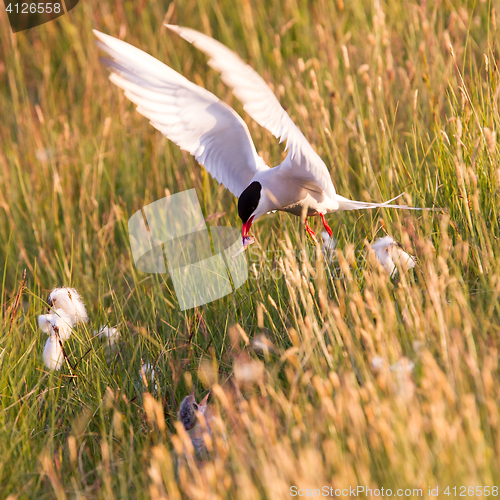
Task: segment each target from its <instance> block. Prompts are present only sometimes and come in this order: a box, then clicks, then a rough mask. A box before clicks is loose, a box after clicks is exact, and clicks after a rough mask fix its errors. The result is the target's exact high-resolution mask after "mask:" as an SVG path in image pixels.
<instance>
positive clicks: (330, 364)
mask: <svg viewBox="0 0 500 500" xmlns="http://www.w3.org/2000/svg"><path fill="white" fill-rule="evenodd" d="M0 10H2V12H1V13H0V141H1V148H0V271H1V277H2V286H1V296H0V325H1V327H0V497H1V498H9V500H13V499H15V498H19V499H23V498H36V499H49V498H57V499H59V500H60V499H64V498H68V499H69V498H78V499H80V498H81V499H83V498H87V499H91V498H103V499H104V498H105V499H112V498H131V499H141V498H155V499H156V498H158V499H160V498H161V499H165V498H171V499H178V498H190V499H211V498H214V499H215V498H238V499H249V500H252V499H256V498H269V499H273V500H274V499H278V498H288V497H289V496H290V493H291V491H292V490H291V489H290V488H291V487H292V486H297V487H298V488H302V489H307V488H311V489H313V488H321V487H323V486H332V487H334V488H335V489H343V488H344V489H345V488H349V487H356V486H357V485H360V486H364V487H366V488H372V489H373V490H374V489H376V488H381V487H383V488H384V489H385V490H387V489H388V488H390V489H391V491H392V494H393V496H396V491H397V489H399V488H402V489H403V490H404V489H411V490H412V491H411V492H410V493H411V495H410V496H412V497H416V496H418V491H415V492H414V491H413V490H414V489H415V490H416V489H420V488H421V489H422V495H421V497H425V498H430V492H429V488H433V489H435V488H436V487H439V496H440V498H453V497H454V496H455V493H454V491H456V496H458V495H459V492H460V491H462V492H463V491H465V494H466V496H469V497H470V496H475V495H476V493H477V496H479V493H481V492H482V493H483V496H485V494H484V491H485V490H479V493H478V492H476V490H475V488H476V486H480V487H483V486H490V487H492V486H494V485H496V486H500V463H499V460H500V414H499V411H500V407H499V405H500V373H499V366H498V352H499V348H500V302H499V297H500V258H499V257H500V239H499V238H500V220H499V213H498V210H499V206H500V165H499V159H500V154H499V147H498V145H497V140H496V133H495V131H496V130H498V129H499V126H500V116H499V112H498V106H499V94H500V85H499V78H500V75H499V68H498V66H497V64H498V57H499V52H500V43H499V41H500V39H499V34H500V31H499V29H498V26H497V25H499V24H500V5H499V4H498V3H497V2H491V1H489V0H486V1H483V0H477V1H475V2H472V1H469V2H465V1H464V2H460V1H458V0H447V1H439V0H435V1H427V2H425V1H422V2H419V1H416V0H415V1H413V0H403V1H396V0H387V1H385V2H381V1H378V0H374V1H372V2H364V1H361V0H351V1H343V0H335V1H334V0H314V1H313V0H310V1H306V0H266V1H264V0H255V1H251V0H241V1H237V2H232V1H229V0H220V1H218V2H214V1H209V0H186V1H176V2H174V3H172V4H170V5H169V4H168V2H167V1H163V2H161V1H159V0H150V1H148V2H146V1H142V0H141V1H138V2H132V1H125V2H119V1H116V2H111V1H109V2H97V1H95V0H82V1H81V2H80V4H79V5H78V6H77V7H76V8H75V9H74V10H72V11H71V12H70V13H69V14H67V15H65V16H63V17H62V18H60V19H59V20H56V21H53V22H51V23H48V24H45V25H43V26H40V27H38V28H34V29H32V30H30V31H28V32H22V33H18V34H15V35H13V34H12V32H11V30H10V27H9V25H8V19H7V16H6V14H5V12H4V11H3V9H0ZM165 18H166V20H168V21H169V22H171V23H175V24H180V25H184V26H189V27H192V28H195V29H197V30H199V31H202V32H205V33H207V34H210V35H212V36H214V37H215V38H217V39H219V40H220V41H222V42H223V43H225V44H226V45H228V46H229V47H230V48H232V49H234V50H235V51H237V52H238V54H240V55H241V56H242V57H243V58H244V59H245V60H247V61H248V62H249V63H250V64H251V65H252V66H253V67H254V68H255V69H256V70H257V71H258V72H259V73H260V74H261V75H262V76H263V77H264V78H265V80H266V81H267V82H268V83H269V85H270V86H271V87H272V88H273V90H274V91H275V93H276V94H277V95H278V97H279V99H280V101H281V103H282V104H283V106H284V107H285V108H286V109H287V111H288V112H289V113H290V115H291V116H292V118H293V119H294V121H295V122H296V123H297V125H298V126H299V127H300V128H301V130H302V131H303V132H304V134H305V135H306V137H307V138H308V139H309V141H310V142H311V144H312V145H313V146H314V148H315V149H316V151H317V152H318V153H319V154H320V155H321V156H322V158H323V159H324V160H325V163H326V164H327V165H328V167H329V169H330V170H331V175H332V179H333V182H334V185H335V187H336V189H337V192H338V193H339V194H341V195H343V196H346V197H350V198H353V199H358V200H365V199H366V200H371V201H383V200H386V199H390V198H392V197H394V196H396V195H398V194H399V193H401V192H405V193H406V195H405V196H404V199H405V202H406V203H409V204H412V205H414V206H421V207H434V208H437V209H439V210H434V211H427V212H411V213H410V212H408V211H400V212H397V211H390V210H376V211H372V212H370V211H365V212H348V213H341V214H332V215H330V216H329V217H328V221H329V222H330V225H331V226H332V228H333V231H334V237H335V239H336V241H337V252H336V257H335V259H334V260H333V262H332V263H325V260H324V259H322V258H321V253H320V252H321V251H320V249H319V247H315V246H314V245H313V244H312V243H311V241H310V240H308V239H307V238H305V232H304V230H303V227H302V226H301V224H300V221H299V219H298V218H296V217H293V216H290V215H288V214H282V213H277V214H275V215H269V216H267V217H264V218H262V219H261V220H259V221H258V222H257V223H256V224H255V225H254V226H253V228H252V229H253V234H254V235H255V236H256V238H257V240H258V242H257V243H256V244H255V245H254V246H253V247H251V251H248V253H247V258H248V259H249V266H250V271H249V279H248V281H247V283H246V284H245V285H244V286H243V287H242V288H240V289H238V290H237V291H236V292H235V293H234V294H233V295H229V296H226V297H225V298H223V299H220V300H218V301H215V302H213V303H210V304H208V305H205V306H202V307H199V308H197V309H196V310H189V311H186V312H181V311H180V310H179V308H178V304H177V299H176V296H175V294H174V292H173V289H172V283H171V281H170V279H169V277H168V275H167V276H165V275H148V274H143V273H140V272H138V271H137V270H136V268H135V266H134V262H133V259H132V256H131V252H130V245H129V239H128V230H127V222H128V218H129V217H130V216H131V215H132V213H134V212H135V211H137V210H139V209H140V208H141V207H143V206H145V205H146V204H148V203H151V202H152V201H155V200H157V199H160V198H162V197H164V196H165V195H166V194H169V193H176V192H179V191H183V190H186V189H190V188H195V189H196V192H197V194H198V197H199V198H200V201H201V202H202V208H203V211H204V214H205V216H209V215H212V214H216V213H221V212H224V213H225V215H224V216H223V217H221V218H220V219H218V220H217V221H216V222H214V221H212V222H211V224H218V225H230V226H233V227H240V226H241V222H240V220H239V218H238V212H237V202H236V200H235V198H234V197H233V196H232V195H231V194H230V193H229V192H228V191H227V190H226V189H225V188H223V187H221V186H218V185H217V183H216V182H215V181H214V180H213V179H211V178H210V177H209V176H208V174H206V172H204V170H203V169H202V168H201V167H199V166H198V165H197V164H196V162H195V161H194V160H193V159H192V158H191V157H190V156H189V155H188V154H187V153H184V152H182V151H180V150H179V149H178V148H177V147H176V146H175V145H173V144H171V143H169V142H168V141H167V140H166V139H165V138H163V137H162V136H161V134H160V133H159V132H157V131H155V130H154V129H153V128H152V127H151V126H150V125H149V124H148V121H147V120H146V119H144V118H143V117H141V116H140V115H139V114H137V113H136V112H135V110H134V107H133V105H132V104H130V103H129V102H128V101H127V100H126V99H125V98H124V97H123V95H122V94H121V93H120V92H119V91H118V90H117V89H116V88H115V87H114V86H113V85H112V84H111V83H110V82H109V81H108V79H107V77H108V73H107V71H106V69H105V68H104V67H103V65H102V64H101V63H100V62H99V59H98V58H99V56H100V55H102V54H100V53H99V50H98V49H97V47H96V46H95V45H94V39H93V34H92V29H93V28H96V29H98V30H100V31H103V32H105V33H108V34H111V35H113V36H117V37H119V38H122V39H124V40H126V41H128V42H130V43H132V44H133V45H136V46H138V47H140V48H142V49H143V50H145V51H147V52H149V53H151V54H152V55H154V56H156V57H158V58H160V59H161V60H163V61H165V62H166V63H167V64H169V65H171V66H172V67H173V68H174V69H176V70H178V71H180V72H182V74H183V75H185V76H186V77H188V78H189V79H190V80H192V81H194V82H195V83H198V84H200V85H202V86H204V87H206V88H207V89H209V90H210V91H212V92H214V93H215V94H216V95H218V96H219V97H220V98H221V99H223V100H225V101H226V102H227V103H229V104H230V105H231V106H233V107H234V108H235V109H236V110H237V111H238V112H240V113H241V114H242V116H243V117H244V119H245V121H246V122H247V124H248V126H249V129H250V132H251V134H252V136H253V138H254V141H255V144H256V148H257V150H258V152H259V153H260V154H261V155H262V156H263V157H264V158H265V160H266V161H267V162H268V164H270V165H276V164H278V163H279V162H280V161H281V159H282V158H283V157H284V152H283V148H282V146H280V145H279V144H278V142H277V141H276V140H275V139H274V137H272V136H271V134H269V133H268V132H267V131H265V130H263V129H262V128H260V127H259V126H258V125H257V124H255V123H254V122H252V121H251V119H250V118H249V117H248V116H246V115H245V114H244V112H243V110H242V106H241V105H240V104H239V103H238V102H237V101H236V99H235V98H234V97H233V96H232V95H231V93H230V91H229V90H228V89H227V88H226V87H225V86H224V85H223V84H222V83H221V81H220V78H219V76H218V74H217V73H216V72H214V71H213V70H211V69H210V68H209V67H208V66H207V64H206V58H205V57H204V55H203V54H201V53H199V52H197V51H196V49H194V48H193V47H192V46H191V45H190V44H188V43H186V42H185V41H184V40H182V39H180V38H178V37H177V36H176V35H174V34H172V33H168V32H167V30H166V29H165V28H164V27H163V26H162V25H163V21H164V19H165ZM314 224H315V225H314V226H313V228H315V229H316V230H319V229H320V224H319V221H314ZM386 233H387V234H390V235H392V236H394V237H395V238H396V239H397V240H398V241H400V242H401V243H402V245H403V247H404V248H405V249H406V250H407V251H408V252H409V253H411V254H413V255H416V257H417V260H418V264H417V266H416V267H415V269H414V270H412V271H410V272H409V273H408V274H403V275H402V276H401V277H400V278H398V279H392V280H391V279H390V278H389V276H388V275H387V274H386V273H385V271H384V270H383V269H382V268H381V267H380V266H378V265H377V264H376V262H375V261H374V260H373V259H372V258H367V257H366V256H367V253H366V243H367V242H373V241H374V240H375V239H376V238H378V237H382V236H384V235H385V234H386ZM304 255H307V258H304ZM24 271H26V278H25V281H23V273H24ZM62 285H65V286H74V287H75V288H77V289H78V291H79V292H80V293H81V294H82V296H83V298H84V300H85V303H86V305H87V309H88V312H89V317H90V322H89V324H88V325H85V327H79V328H77V329H76V331H75V332H74V334H73V336H72V338H71V340H70V341H68V342H67V344H66V346H65V347H66V350H67V352H68V356H69V359H70V361H71V362H72V363H73V365H75V364H77V366H76V368H74V369H73V370H70V369H69V368H68V367H67V366H65V367H63V369H62V370H61V371H60V372H49V371H48V370H47V369H46V368H45V366H44V364H43V359H42V351H43V345H44V343H45V341H46V338H47V337H46V335H45V334H44V333H42V332H41V331H40V330H39V329H38V325H37V317H38V315H39V314H42V313H43V311H45V308H46V306H47V304H46V298H47V293H48V291H49V290H51V289H52V288H53V287H54V286H62ZM104 324H109V325H112V326H114V325H117V326H118V328H119V330H120V332H121V338H120V340H119V342H118V343H117V346H116V349H115V350H110V349H108V348H106V346H104V345H103V343H102V342H101V341H100V340H99V339H96V338H95V334H94V331H95V330H96V329H97V328H99V326H100V325H104ZM262 335H264V336H265V337H266V338H267V340H268V341H269V342H270V343H271V347H270V349H264V350H263V349H262V348H261V345H262V338H263V337H262ZM143 363H151V364H152V365H154V366H155V377H156V381H155V383H156V386H157V387H156V388H155V384H154V383H150V384H149V385H148V388H146V387H145V385H144V382H143V380H142V378H141V376H140V375H139V370H140V368H141V366H142V364H143ZM411 363H413V365H414V368H413V370H409V369H405V367H409V366H411ZM391 366H392V368H391ZM193 387H194V388H195V393H196V397H197V398H198V399H201V398H202V397H203V396H204V395H205V394H207V392H208V390H209V389H212V393H211V396H210V399H209V402H210V405H211V406H212V407H213V412H214V413H215V417H214V418H215V419H214V423H213V424H212V427H213V434H212V436H211V438H210V439H209V438H208V437H207V446H208V448H209V450H210V453H209V455H210V457H209V460H207V461H206V462H205V463H204V464H199V463H197V462H196V460H195V458H194V455H193V450H192V446H191V442H190V440H189V437H187V435H186V432H185V431H184V429H183V427H182V426H180V425H179V423H178V422H177V411H178V408H179V404H180V402H181V401H182V399H183V398H184V396H185V395H187V394H188V393H189V392H190V391H191V389H192V388H193ZM148 391H149V392H150V393H152V395H153V397H150V396H149V395H148ZM145 393H146V394H145ZM447 486H449V487H450V489H449V490H448V493H450V495H449V496H446V494H445V491H446V490H445V489H446V487H447ZM454 486H456V487H457V489H456V490H453V489H452V488H453V487H454ZM461 486H465V487H467V488H468V487H473V488H474V489H467V490H461V489H460V487H461ZM489 491H490V494H493V495H494V496H496V495H495V494H494V492H495V491H496V493H497V495H498V488H497V489H496V490H493V489H492V488H490V489H489ZM304 492H305V490H304ZM316 495H318V493H316ZM337 496H339V495H337ZM360 496H361V497H363V496H364V493H363V494H361V495H360ZM367 496H368V497H370V496H371V495H370V494H368V495H367ZM373 496H375V494H374V495H373Z"/></svg>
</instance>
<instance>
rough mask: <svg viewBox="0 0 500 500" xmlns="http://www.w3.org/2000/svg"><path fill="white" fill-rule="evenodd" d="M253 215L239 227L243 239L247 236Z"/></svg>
mask: <svg viewBox="0 0 500 500" xmlns="http://www.w3.org/2000/svg"><path fill="white" fill-rule="evenodd" d="M254 217H255V216H254V215H252V217H250V219H248V220H247V221H246V222H245V223H243V227H242V228H241V236H242V237H243V239H245V238H246V237H247V236H248V233H249V232H250V227H251V226H252V222H253V219H254Z"/></svg>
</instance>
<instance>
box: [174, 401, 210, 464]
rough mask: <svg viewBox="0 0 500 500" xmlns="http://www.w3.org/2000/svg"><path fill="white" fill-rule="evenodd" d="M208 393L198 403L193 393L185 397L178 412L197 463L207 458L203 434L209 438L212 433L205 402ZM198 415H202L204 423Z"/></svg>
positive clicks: (208, 411)
mask: <svg viewBox="0 0 500 500" xmlns="http://www.w3.org/2000/svg"><path fill="white" fill-rule="evenodd" d="M209 395H210V393H208V394H207V395H206V396H205V397H204V398H203V399H202V400H201V402H200V403H197V402H196V400H195V397H194V391H193V392H191V394H189V395H188V396H186V397H185V398H184V399H183V401H182V403H181V407H180V410H179V420H180V421H181V422H182V425H183V426H184V429H186V431H187V433H188V434H189V437H190V438H191V442H192V443H193V447H194V450H195V454H196V459H197V460H199V461H202V460H206V459H207V458H208V450H207V446H206V444H205V439H204V433H205V432H208V434H209V435H210V436H211V435H212V431H211V429H210V421H211V419H212V418H211V412H210V410H209V408H208V405H207V401H208V396H209ZM200 415H203V417H202V418H204V420H205V421H204V422H203V423H202V422H201V420H200Z"/></svg>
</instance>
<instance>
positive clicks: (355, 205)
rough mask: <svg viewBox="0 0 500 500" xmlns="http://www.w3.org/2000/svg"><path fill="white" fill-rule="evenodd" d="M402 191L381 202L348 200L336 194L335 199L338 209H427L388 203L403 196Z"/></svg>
mask: <svg viewBox="0 0 500 500" xmlns="http://www.w3.org/2000/svg"><path fill="white" fill-rule="evenodd" d="M403 194H404V193H401V194H400V195H399V196H396V197H395V198H392V200H388V201H384V202H383V203H369V202H366V201H355V200H348V199H347V198H344V197H343V196H340V195H337V196H336V200H337V202H338V204H339V208H338V209H339V210H363V209H369V208H400V209H405V210H429V209H427V208H417V207H409V206H408V205H389V203H391V202H393V201H394V200H397V199H398V198H400V197H401V196H403Z"/></svg>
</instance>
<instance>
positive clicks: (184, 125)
mask: <svg viewBox="0 0 500 500" xmlns="http://www.w3.org/2000/svg"><path fill="white" fill-rule="evenodd" d="M94 34H95V35H96V37H97V38H98V39H99V41H100V42H98V45H99V46H100V47H101V48H102V49H103V50H104V51H105V52H107V53H108V54H109V55H110V56H111V57H112V59H113V60H112V61H109V60H108V61H106V62H107V64H108V66H109V67H110V69H111V71H112V74H111V75H110V80H111V81H112V82H113V83H114V84H115V85H117V86H118V87H120V88H121V89H122V90H124V91H125V96H126V97H127V98H128V99H130V100H131V101H132V102H133V103H134V104H136V105H137V111H138V112H139V113H140V114H142V115H143V116H145V117H146V118H149V120H150V122H151V125H153V127H155V128H156V129H158V130H159V131H160V132H161V133H162V134H163V135H165V136H166V137H167V138H168V139H170V140H171V141H172V142H174V143H175V144H177V145H178V146H179V147H181V148H182V149H184V150H186V151H188V152H189V153H191V154H192V155H193V156H194V157H195V158H196V160H197V161H198V162H199V163H200V164H201V165H203V166H204V167H205V168H206V170H207V171H208V172H209V173H210V174H211V175H212V177H214V178H215V179H216V180H217V181H218V182H220V183H222V184H224V186H226V187H227V188H228V189H229V190H230V191H231V192H232V193H233V194H234V195H235V196H240V194H241V193H242V191H243V190H244V189H245V188H246V187H247V186H248V185H249V184H250V181H251V180H252V178H253V176H254V174H255V173H256V172H257V171H258V170H263V169H268V168H269V167H267V166H266V165H265V163H264V161H263V159H262V158H261V157H260V156H259V155H258V154H257V151H256V150H255V146H254V144H253V142H252V139H251V137H250V133H249V131H248V128H247V126H246V124H245V122H244V121H243V120H242V119H241V117H240V116H239V115H238V114H237V113H236V112H235V111H234V110H233V109H232V108H230V107H229V106H228V105H227V104H225V103H223V102H222V101H220V100H219V99H218V98H217V97H216V96H214V95H213V94H212V93H211V92H209V91H208V90H205V89H203V88H202V87H199V86H198V85H195V84H194V83H192V82H190V81H189V80H187V79H186V78H184V77H183V76H182V75H180V74H179V73H177V72H176V71H174V70H173V69H172V68H170V67H168V66H167V65H165V64H163V63H162V62H160V61H159V60H158V59H155V58H154V57H152V56H150V55H149V54H146V53H145V52H143V51H142V50H140V49H138V48H136V47H133V46H132V45H130V44H128V43H126V42H123V41H121V40H118V39H117V38H114V37H112V36H109V35H105V34H104V33H100V32H99V31H96V30H94Z"/></svg>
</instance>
